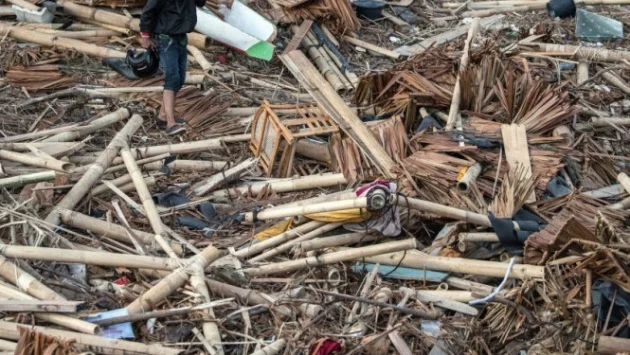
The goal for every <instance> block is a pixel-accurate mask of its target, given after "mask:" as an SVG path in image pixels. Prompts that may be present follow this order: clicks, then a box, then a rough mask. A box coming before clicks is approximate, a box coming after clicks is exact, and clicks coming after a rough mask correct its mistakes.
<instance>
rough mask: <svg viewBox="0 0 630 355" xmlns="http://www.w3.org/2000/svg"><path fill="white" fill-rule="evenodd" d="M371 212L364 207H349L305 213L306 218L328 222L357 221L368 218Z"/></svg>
mask: <svg viewBox="0 0 630 355" xmlns="http://www.w3.org/2000/svg"><path fill="white" fill-rule="evenodd" d="M371 216H372V214H371V213H370V212H368V211H367V210H366V209H365V208H351V209H348V210H339V211H333V212H320V213H311V214H307V215H305V217H306V218H310V219H313V220H315V221H320V222H328V223H335V222H337V223H339V222H344V223H359V222H363V221H365V220H368V219H369V218H370V217H371Z"/></svg>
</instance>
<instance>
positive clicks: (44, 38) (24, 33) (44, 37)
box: [0, 24, 126, 58]
mask: <svg viewBox="0 0 630 355" xmlns="http://www.w3.org/2000/svg"><path fill="white" fill-rule="evenodd" d="M0 32H2V33H8V34H9V36H10V37H13V38H15V39H17V40H20V41H24V42H32V43H37V44H39V45H42V46H48V47H56V48H61V49H72V50H75V51H77V52H79V53H83V54H87V55H90V56H94V57H99V58H125V56H126V54H125V53H124V52H121V51H117V50H114V49H110V48H106V47H102V46H98V45H95V44H92V43H87V42H84V41H79V40H77V39H72V38H63V37H57V36H55V35H51V34H47V33H41V32H36V31H33V30H28V29H22V28H18V27H10V26H6V25H3V24H0Z"/></svg>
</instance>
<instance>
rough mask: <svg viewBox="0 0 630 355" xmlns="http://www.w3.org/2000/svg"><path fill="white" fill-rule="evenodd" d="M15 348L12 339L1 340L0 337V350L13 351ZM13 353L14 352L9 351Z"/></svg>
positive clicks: (15, 345)
mask: <svg viewBox="0 0 630 355" xmlns="http://www.w3.org/2000/svg"><path fill="white" fill-rule="evenodd" d="M16 348H17V343H14V342H12V341H8V340H1V339H0V350H2V351H5V350H8V351H15V349H16ZM11 354H14V353H11Z"/></svg>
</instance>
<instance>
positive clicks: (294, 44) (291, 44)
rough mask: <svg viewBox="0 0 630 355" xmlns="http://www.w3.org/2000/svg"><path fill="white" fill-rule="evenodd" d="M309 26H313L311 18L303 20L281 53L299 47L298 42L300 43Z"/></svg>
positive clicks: (309, 28)
mask: <svg viewBox="0 0 630 355" xmlns="http://www.w3.org/2000/svg"><path fill="white" fill-rule="evenodd" d="M311 26H313V20H304V22H302V24H301V25H300V28H298V30H297V32H296V33H295V35H294V36H293V38H291V42H289V44H288V45H287V48H285V49H284V52H282V54H286V53H289V52H291V51H294V50H296V49H298V47H300V43H302V40H303V39H304V37H305V36H306V35H307V34H308V31H310V30H311Z"/></svg>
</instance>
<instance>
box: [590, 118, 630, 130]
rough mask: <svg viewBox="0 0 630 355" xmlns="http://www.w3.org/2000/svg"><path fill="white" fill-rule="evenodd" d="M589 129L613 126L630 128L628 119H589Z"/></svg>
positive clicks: (629, 119)
mask: <svg viewBox="0 0 630 355" xmlns="http://www.w3.org/2000/svg"><path fill="white" fill-rule="evenodd" d="M588 124H589V125H590V126H591V127H595V128H601V127H613V126H620V127H625V126H630V117H591V121H590V122H589V123H588Z"/></svg>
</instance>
